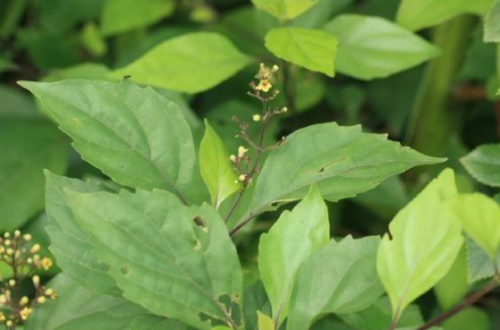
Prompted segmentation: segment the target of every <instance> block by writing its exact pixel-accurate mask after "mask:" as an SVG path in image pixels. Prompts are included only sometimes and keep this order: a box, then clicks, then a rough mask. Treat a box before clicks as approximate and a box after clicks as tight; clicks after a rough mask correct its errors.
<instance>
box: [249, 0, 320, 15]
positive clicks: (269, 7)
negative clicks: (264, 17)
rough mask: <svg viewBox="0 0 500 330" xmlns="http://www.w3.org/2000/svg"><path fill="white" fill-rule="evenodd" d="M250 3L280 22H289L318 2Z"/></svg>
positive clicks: (259, 0) (270, 0)
mask: <svg viewBox="0 0 500 330" xmlns="http://www.w3.org/2000/svg"><path fill="white" fill-rule="evenodd" d="M252 3H253V4H254V5H255V7H257V8H259V9H260V10H263V11H265V12H267V13H269V14H271V15H273V16H275V17H276V18H278V19H280V20H289V19H294V18H295V17H297V16H299V15H300V14H302V13H303V12H305V11H307V10H308V9H309V8H311V7H312V6H314V5H315V4H317V3H318V0H252Z"/></svg>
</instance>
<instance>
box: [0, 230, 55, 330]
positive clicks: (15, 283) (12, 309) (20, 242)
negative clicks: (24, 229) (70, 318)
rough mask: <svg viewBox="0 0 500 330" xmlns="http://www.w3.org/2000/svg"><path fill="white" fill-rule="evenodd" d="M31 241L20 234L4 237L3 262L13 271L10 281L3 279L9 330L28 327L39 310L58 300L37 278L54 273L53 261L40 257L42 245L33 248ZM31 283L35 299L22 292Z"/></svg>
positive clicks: (0, 302) (0, 295)
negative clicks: (40, 305)
mask: <svg viewBox="0 0 500 330" xmlns="http://www.w3.org/2000/svg"><path fill="white" fill-rule="evenodd" d="M31 240H32V237H31V235H30V234H24V235H22V234H21V232H20V231H19V230H16V231H15V232H14V233H13V234H11V233H9V232H6V233H5V234H4V235H3V237H0V262H2V263H4V264H5V265H6V266H7V267H8V268H9V269H10V271H11V276H10V277H9V278H7V279H3V278H1V277H0V323H1V324H5V326H6V327H7V329H8V330H11V329H15V328H16V326H17V325H19V324H22V323H24V321H26V320H27V319H28V317H29V315H30V314H31V313H32V311H33V308H34V307H35V306H37V305H39V304H43V303H45V302H46V301H47V300H48V299H52V300H54V299H56V297H57V294H56V292H54V290H53V289H50V288H45V287H44V286H43V285H42V284H41V283H40V276H39V275H37V274H36V273H37V272H38V271H39V270H48V269H50V267H51V266H52V260H51V259H50V258H46V257H44V258H42V257H40V255H39V254H38V253H39V252H40V249H41V246H40V244H33V243H32V242H31ZM28 279H31V283H32V285H33V287H34V289H35V295H34V297H32V298H29V297H28V296H25V295H23V294H22V290H21V284H22V283H24V282H25V281H26V280H28Z"/></svg>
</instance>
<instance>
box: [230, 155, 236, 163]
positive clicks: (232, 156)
mask: <svg viewBox="0 0 500 330" xmlns="http://www.w3.org/2000/svg"><path fill="white" fill-rule="evenodd" d="M229 160H230V161H231V162H233V163H236V156H235V155H231V156H229Z"/></svg>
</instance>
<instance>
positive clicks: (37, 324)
mask: <svg viewBox="0 0 500 330" xmlns="http://www.w3.org/2000/svg"><path fill="white" fill-rule="evenodd" d="M49 286H50V287H51V288H53V289H54V291H55V292H56V293H57V295H58V297H57V299H56V300H55V301H51V302H47V303H46V304H44V305H41V306H37V307H36V308H35V309H34V312H33V314H32V315H31V316H30V317H29V318H28V321H27V323H26V324H25V327H24V329H25V330H86V329H92V330H123V329H126V330H132V329H134V330H139V329H143V330H146V329H153V328H147V327H137V326H134V323H136V322H137V321H140V322H141V323H142V324H144V325H146V324H147V325H149V326H153V325H154V329H157V330H167V329H168V330H170V329H173V327H171V326H173V325H174V323H173V322H172V321H167V320H166V319H162V318H160V317H158V316H154V315H151V314H149V312H147V311H146V310H145V309H143V308H142V307H140V306H138V305H135V304H133V303H131V302H128V301H126V300H125V299H122V298H117V297H111V296H107V295H101V294H98V293H95V292H92V291H89V290H87V289H86V288H84V287H81V286H79V285H78V283H77V282H75V281H73V280H72V279H71V278H70V277H68V276H66V275H65V274H61V275H59V276H57V277H56V278H55V279H54V280H53V281H52V282H51V283H50V285H49ZM174 329H175V328H174ZM178 329H179V330H181V329H186V327H182V328H178Z"/></svg>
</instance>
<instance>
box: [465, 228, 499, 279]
mask: <svg viewBox="0 0 500 330" xmlns="http://www.w3.org/2000/svg"><path fill="white" fill-rule="evenodd" d="M466 248H467V281H468V282H469V284H474V283H475V282H477V281H480V280H484V279H486V278H490V277H493V275H494V274H495V268H494V267H493V262H492V261H491V259H490V257H489V256H488V254H487V253H486V252H485V251H484V250H483V249H482V248H481V247H479V246H478V245H477V244H476V243H475V242H474V241H473V240H472V239H471V238H470V237H468V238H467V241H466ZM496 263H497V265H500V251H498V254H497V258H496Z"/></svg>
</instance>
